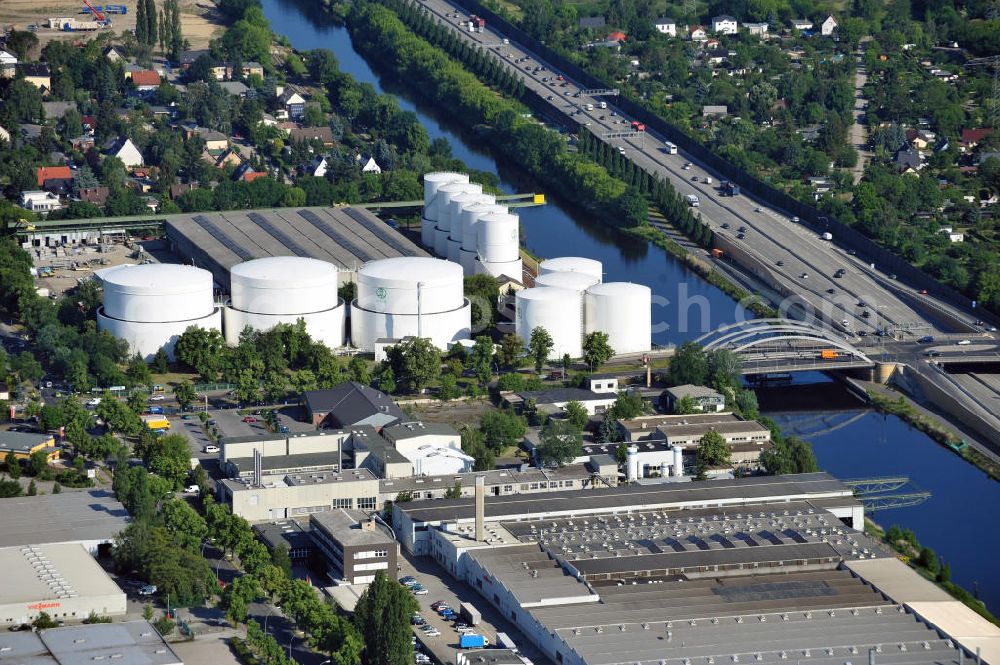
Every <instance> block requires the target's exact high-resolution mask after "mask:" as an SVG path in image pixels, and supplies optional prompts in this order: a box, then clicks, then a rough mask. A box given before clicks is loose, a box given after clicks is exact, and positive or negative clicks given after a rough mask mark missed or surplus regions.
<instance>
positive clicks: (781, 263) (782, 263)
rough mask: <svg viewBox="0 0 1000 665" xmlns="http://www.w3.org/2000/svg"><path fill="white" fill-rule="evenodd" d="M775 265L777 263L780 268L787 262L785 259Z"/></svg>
mask: <svg viewBox="0 0 1000 665" xmlns="http://www.w3.org/2000/svg"><path fill="white" fill-rule="evenodd" d="M775 265H777V266H778V267H779V268H780V267H781V266H783V265H785V262H784V261H778V263H776V264H775Z"/></svg>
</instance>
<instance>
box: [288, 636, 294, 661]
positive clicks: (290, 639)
mask: <svg viewBox="0 0 1000 665" xmlns="http://www.w3.org/2000/svg"><path fill="white" fill-rule="evenodd" d="M294 641H295V636H294V635H292V636H291V637H289V638H288V660H291V659H292V642H294Z"/></svg>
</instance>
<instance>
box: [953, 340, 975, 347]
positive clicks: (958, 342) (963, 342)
mask: <svg viewBox="0 0 1000 665" xmlns="http://www.w3.org/2000/svg"><path fill="white" fill-rule="evenodd" d="M956 344H958V345H959V346H968V345H970V344H972V341H971V340H967V339H960V340H958V341H957V342H956Z"/></svg>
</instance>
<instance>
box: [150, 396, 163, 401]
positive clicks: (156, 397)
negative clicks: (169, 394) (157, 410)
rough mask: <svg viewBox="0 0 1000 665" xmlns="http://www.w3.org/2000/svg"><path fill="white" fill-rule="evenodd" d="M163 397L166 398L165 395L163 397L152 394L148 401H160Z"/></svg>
mask: <svg viewBox="0 0 1000 665" xmlns="http://www.w3.org/2000/svg"><path fill="white" fill-rule="evenodd" d="M165 399H166V397H164V396H163V395H153V396H152V397H150V398H149V401H150V402H162V401H163V400H165Z"/></svg>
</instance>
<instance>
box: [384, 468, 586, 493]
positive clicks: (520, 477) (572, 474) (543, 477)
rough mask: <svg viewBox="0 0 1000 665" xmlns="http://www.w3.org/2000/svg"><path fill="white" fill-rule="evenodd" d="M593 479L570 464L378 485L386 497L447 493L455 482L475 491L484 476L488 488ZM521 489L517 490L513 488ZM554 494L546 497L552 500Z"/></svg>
mask: <svg viewBox="0 0 1000 665" xmlns="http://www.w3.org/2000/svg"><path fill="white" fill-rule="evenodd" d="M591 475H593V472H592V471H591V470H590V469H588V468H587V467H586V466H585V465H583V464H570V465H567V466H562V467H558V468H555V469H538V468H535V467H529V468H527V469H525V470H523V471H520V470H518V469H491V470H489V471H475V472H473V473H460V474H447V475H443V476H414V477H412V478H392V479H384V480H381V481H379V488H380V491H381V492H382V493H383V494H386V493H391V492H416V491H421V490H432V489H446V488H449V487H453V486H454V485H455V483H456V482H459V483H461V484H462V486H463V487H473V486H474V485H475V484H476V477H478V476H483V477H484V478H485V479H486V480H485V481H484V482H485V483H486V486H487V487H491V486H494V485H515V486H516V485H520V484H521V483H538V482H549V481H555V480H583V479H585V478H589V477H590V476H591ZM514 489H515V490H516V489H518V488H517V487H515V488H514ZM553 494H556V493H555V492H553V493H550V494H547V495H546V496H552V495H553Z"/></svg>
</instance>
